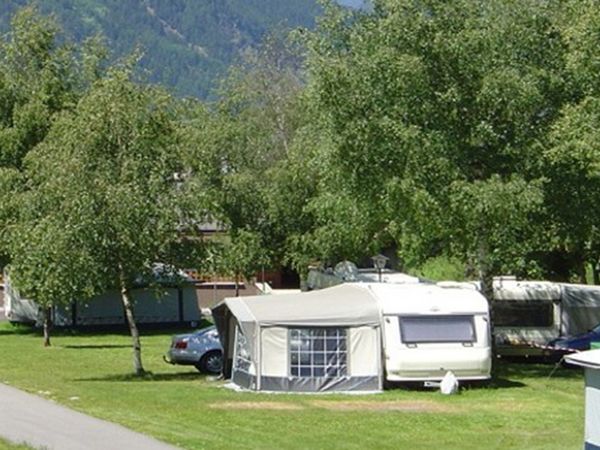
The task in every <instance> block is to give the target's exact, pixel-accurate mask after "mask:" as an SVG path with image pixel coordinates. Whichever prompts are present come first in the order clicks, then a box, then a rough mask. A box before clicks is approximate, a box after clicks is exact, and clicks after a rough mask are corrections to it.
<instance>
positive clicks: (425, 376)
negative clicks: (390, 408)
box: [363, 283, 492, 382]
mask: <svg viewBox="0 0 600 450" xmlns="http://www.w3.org/2000/svg"><path fill="white" fill-rule="evenodd" d="M363 286H365V288H367V289H369V290H370V291H372V292H373V293H374V294H375V297H376V298H377V299H378V301H379V304H380V310H381V313H382V321H383V344H384V355H385V374H386V379H387V380H388V381H392V382H394V381H398V382H407V381H419V382H421V381H424V382H426V381H434V380H440V379H442V378H443V377H444V375H445V374H446V372H448V371H451V372H453V373H454V375H455V376H456V377H457V378H458V379H459V380H461V381H469V380H487V379H489V378H490V370H491V363H492V351H491V338H490V321H489V308H488V303H487V301H486V300H485V298H484V297H483V296H482V295H481V294H480V293H479V292H478V291H477V290H475V289H469V288H455V287H453V288H444V287H440V286H436V285H433V284H386V283H372V284H364V285H363Z"/></svg>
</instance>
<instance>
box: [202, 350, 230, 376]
mask: <svg viewBox="0 0 600 450" xmlns="http://www.w3.org/2000/svg"><path fill="white" fill-rule="evenodd" d="M196 369H198V370H199V371H200V372H202V373H210V374H215V375H216V374H219V373H221V371H222V370H223V352H221V351H219V350H212V351H210V352H208V353H205V354H204V356H202V358H200V361H199V362H198V364H196Z"/></svg>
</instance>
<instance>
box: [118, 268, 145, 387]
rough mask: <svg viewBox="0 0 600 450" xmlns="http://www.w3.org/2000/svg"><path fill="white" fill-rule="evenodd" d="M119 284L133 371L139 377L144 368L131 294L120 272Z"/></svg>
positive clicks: (142, 373)
mask: <svg viewBox="0 0 600 450" xmlns="http://www.w3.org/2000/svg"><path fill="white" fill-rule="evenodd" d="M120 284H121V300H122V301H123V308H124V309H125V316H126V317H127V324H128V325H129V332H130V333H131V343H132V346H133V370H134V372H135V374H136V375H138V376H140V375H144V374H145V373H146V371H145V370H144V367H143V366H142V344H141V343H140V333H139V331H138V328H137V325H136V323H135V316H134V313H133V302H132V300H131V292H130V291H129V288H128V287H127V282H126V278H125V275H124V273H123V271H122V270H121V279H120Z"/></svg>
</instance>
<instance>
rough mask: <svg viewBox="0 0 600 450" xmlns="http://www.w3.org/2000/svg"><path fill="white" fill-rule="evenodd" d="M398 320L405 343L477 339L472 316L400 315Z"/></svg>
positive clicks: (471, 340)
mask: <svg viewBox="0 0 600 450" xmlns="http://www.w3.org/2000/svg"><path fill="white" fill-rule="evenodd" d="M399 320H400V335H401V338H402V342H403V343H405V344H421V343H433V342H475V341H476V340H477V338H476V335H475V325H474V323H473V316H410V317H404V316H401V317H400V318H399Z"/></svg>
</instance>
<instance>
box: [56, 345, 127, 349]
mask: <svg viewBox="0 0 600 450" xmlns="http://www.w3.org/2000/svg"><path fill="white" fill-rule="evenodd" d="M61 347H62V348H68V349H75V350H83V349H96V350H101V349H110V348H131V345H130V344H123V345H121V344H81V345H61Z"/></svg>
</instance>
